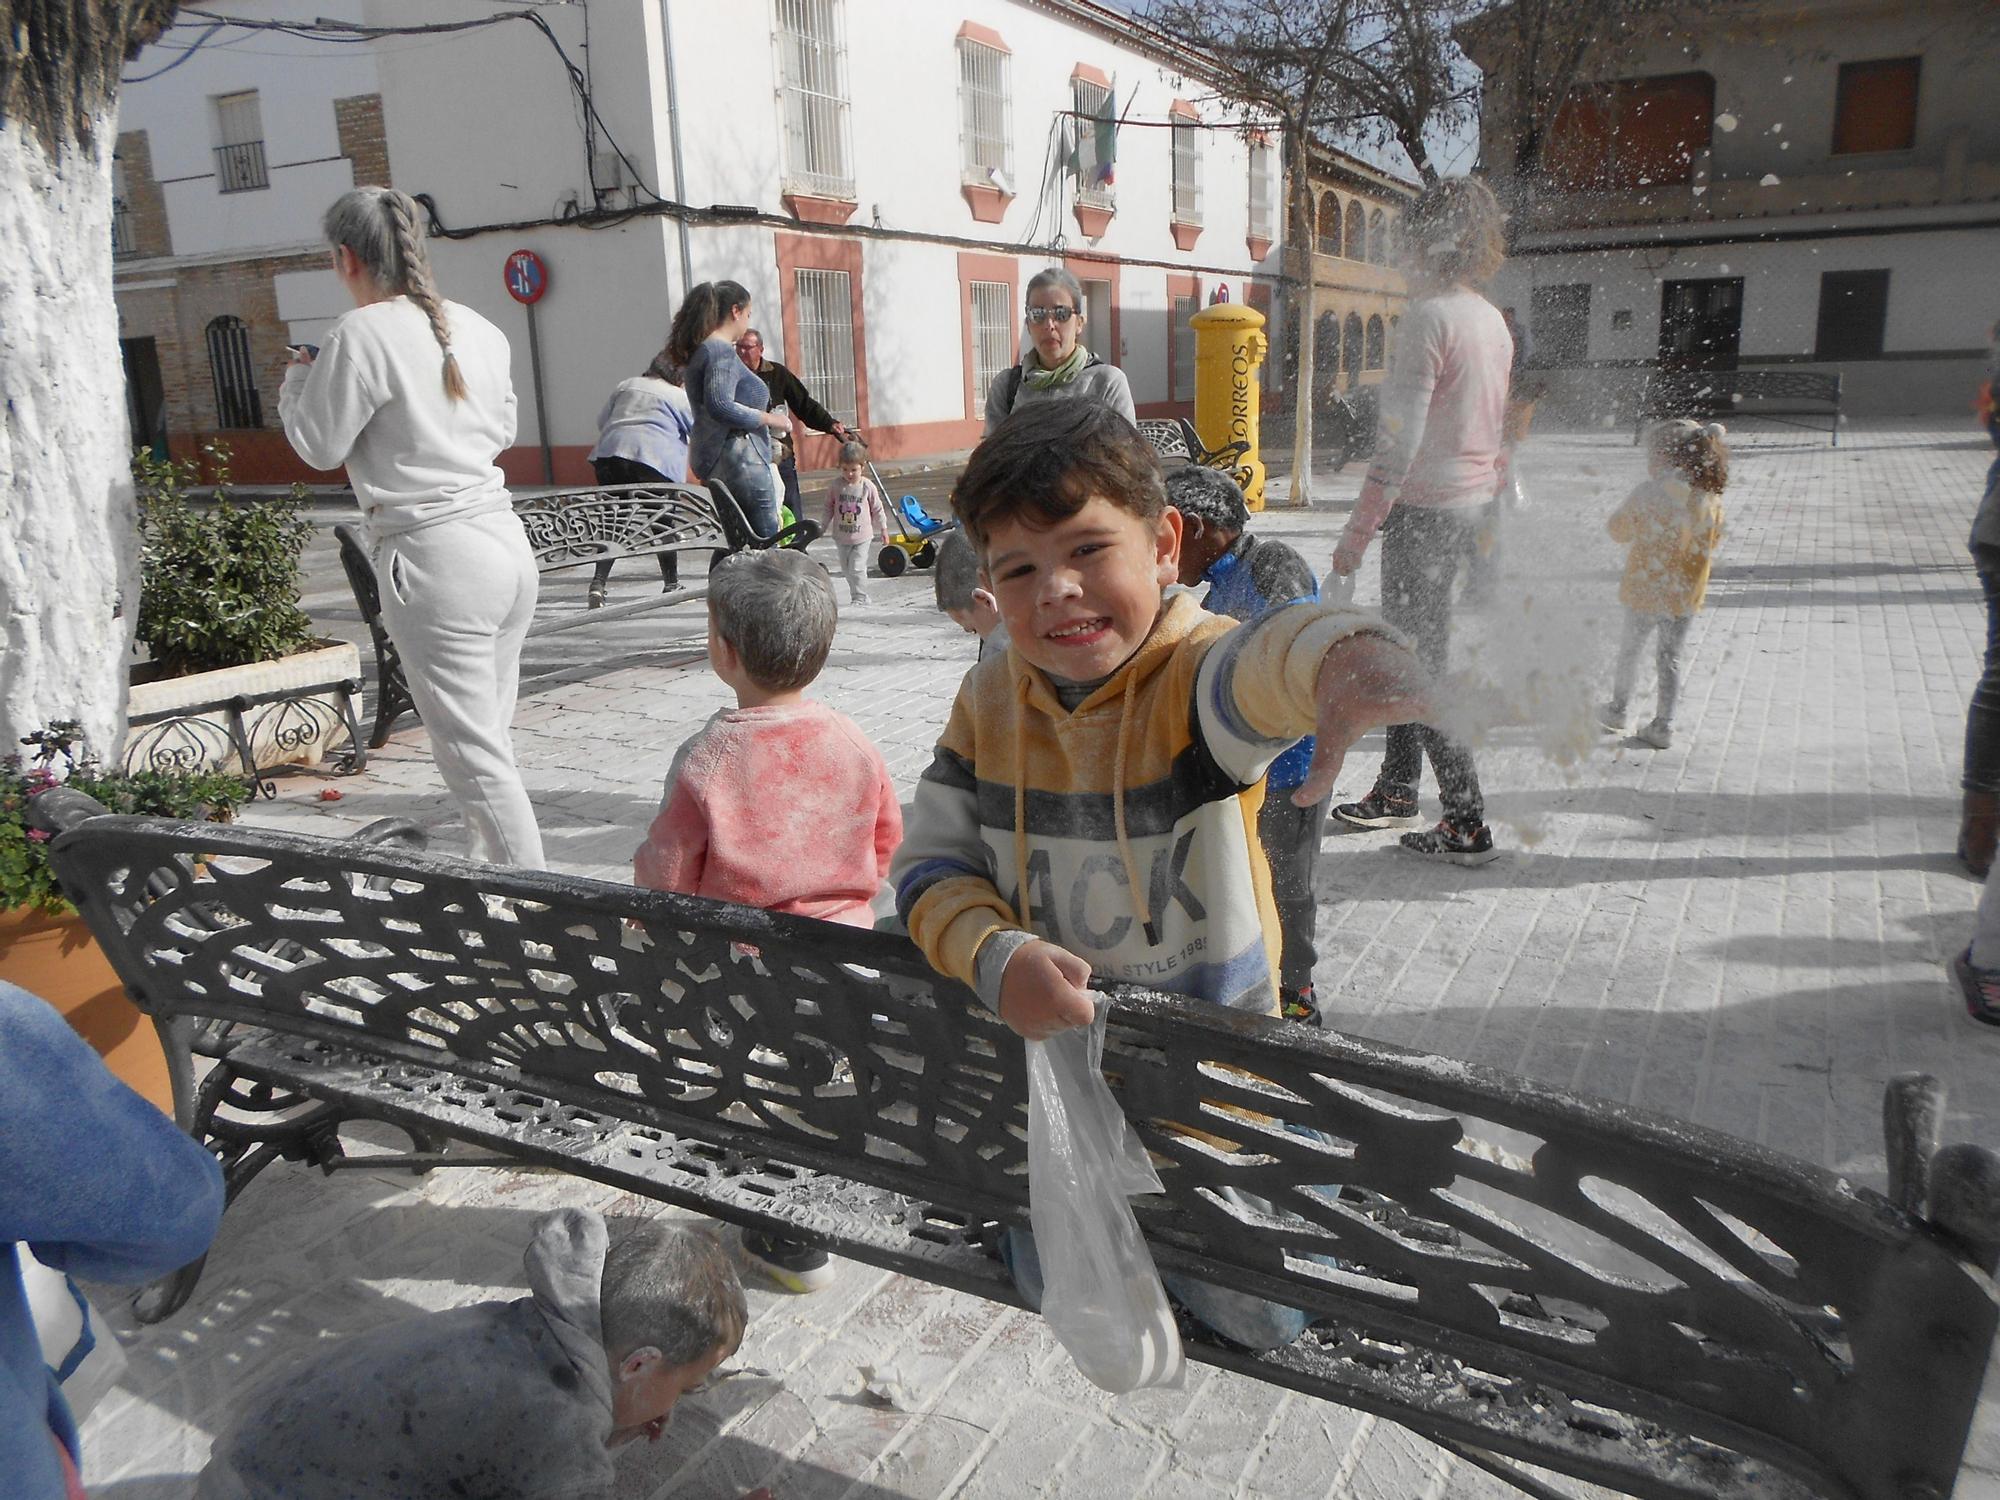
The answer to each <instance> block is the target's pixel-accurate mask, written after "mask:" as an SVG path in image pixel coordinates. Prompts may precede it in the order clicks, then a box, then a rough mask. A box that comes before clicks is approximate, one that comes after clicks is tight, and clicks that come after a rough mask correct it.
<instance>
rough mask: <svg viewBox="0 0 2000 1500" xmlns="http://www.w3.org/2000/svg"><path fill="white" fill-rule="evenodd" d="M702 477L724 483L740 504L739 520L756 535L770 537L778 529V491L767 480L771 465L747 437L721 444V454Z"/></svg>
mask: <svg viewBox="0 0 2000 1500" xmlns="http://www.w3.org/2000/svg"><path fill="white" fill-rule="evenodd" d="M705 477H707V478H709V479H720V480H721V481H722V482H723V484H724V485H726V486H728V489H729V493H730V494H732V495H734V496H735V497H736V503H737V504H738V505H740V506H742V507H743V519H744V520H746V521H748V522H749V523H750V529H751V530H752V531H754V532H756V533H757V535H758V536H760V537H764V536H771V535H774V534H775V533H776V532H777V529H778V492H777V489H776V488H775V487H774V486H773V485H772V483H771V466H770V465H769V464H768V463H766V462H765V461H764V459H763V457H762V456H761V455H760V454H759V453H758V452H757V445H756V444H755V443H753V442H751V441H750V440H749V439H748V438H747V437H741V438H731V439H730V440H729V441H728V442H727V443H724V444H723V445H722V456H721V457H720V458H718V459H717V460H716V461H715V465H714V468H713V469H712V471H711V472H710V473H709V474H708V475H706V476H705Z"/></svg>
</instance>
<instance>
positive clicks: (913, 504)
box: [875, 480, 958, 578]
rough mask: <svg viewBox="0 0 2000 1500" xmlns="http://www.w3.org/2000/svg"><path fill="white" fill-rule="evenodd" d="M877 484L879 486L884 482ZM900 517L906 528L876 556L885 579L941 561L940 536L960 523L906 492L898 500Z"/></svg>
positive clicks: (903, 526)
mask: <svg viewBox="0 0 2000 1500" xmlns="http://www.w3.org/2000/svg"><path fill="white" fill-rule="evenodd" d="M876 483H877V485H878V486H879V485H880V483H881V481H880V480H877V481H876ZM884 493H886V491H885V492H884ZM896 520H897V521H898V522H899V523H900V525H901V527H902V529H901V530H900V531H898V532H897V533H896V534H895V535H894V536H892V537H890V538H889V540H888V541H887V542H886V543H884V544H883V547H882V550H881V552H880V553H879V554H878V555H877V556H876V558H875V566H876V567H878V568H880V569H881V570H882V576H883V577H884V578H900V577H901V576H902V574H903V570H904V569H905V568H909V567H918V568H928V567H929V566H930V565H931V564H932V563H934V562H936V561H937V539H938V538H939V537H941V536H943V535H944V534H945V533H946V532H947V531H950V530H951V529H952V528H953V527H955V526H957V525H958V522H956V521H940V520H939V519H938V518H937V517H936V516H933V515H930V514H928V513H927V512H926V511H925V510H924V508H923V506H921V505H919V504H918V503H917V497H916V496H915V495H905V496H903V498H902V499H901V500H898V501H897V502H896Z"/></svg>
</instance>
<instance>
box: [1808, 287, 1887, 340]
mask: <svg viewBox="0 0 2000 1500" xmlns="http://www.w3.org/2000/svg"><path fill="white" fill-rule="evenodd" d="M1888 321H1889V273H1888V272H1887V271H1826V272H1823V273H1821V275H1820V278H1819V334H1818V337H1817V338H1815V339H1814V340H1813V357H1814V358H1815V359H1875V358H1878V357H1879V356H1880V355H1881V353H1882V331H1883V329H1884V327H1885V326H1886V325H1887V324H1888Z"/></svg>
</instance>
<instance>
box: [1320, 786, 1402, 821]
mask: <svg viewBox="0 0 2000 1500" xmlns="http://www.w3.org/2000/svg"><path fill="white" fill-rule="evenodd" d="M1333 815H1334V816H1335V817H1336V818H1338V819H1340V821H1341V822H1343V823H1346V824H1348V825H1349V826H1350V827H1354V828H1409V827H1412V826H1414V825H1415V823H1416V821H1417V799H1416V798H1415V797H1392V796H1389V795H1388V794H1387V793H1385V792H1384V791H1383V790H1382V789H1381V788H1380V787H1379V786H1378V787H1376V788H1375V790H1373V791H1372V792H1370V793H1369V794H1368V795H1367V796H1365V797H1363V798H1362V799H1361V800H1360V801H1359V802H1341V803H1338V804H1336V805H1335V807H1334V809H1333Z"/></svg>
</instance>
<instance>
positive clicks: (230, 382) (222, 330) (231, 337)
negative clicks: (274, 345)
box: [208, 314, 264, 427]
mask: <svg viewBox="0 0 2000 1500" xmlns="http://www.w3.org/2000/svg"><path fill="white" fill-rule="evenodd" d="M208 367H209V370H210V372H211V373H212V374H213V375H214V377H215V425H216V426H218V427H262V426H263V425H264V404H263V402H262V401H261V400H259V399H258V396H257V377H256V374H255V373H254V372H253V371H252V369H251V367H250V330H249V328H248V327H246V326H245V324H244V322H243V320H242V319H241V318H236V317H230V316H228V315H226V314H225V315H224V316H222V317H220V318H217V319H216V320H215V321H214V322H212V323H210V324H209V325H208Z"/></svg>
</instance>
